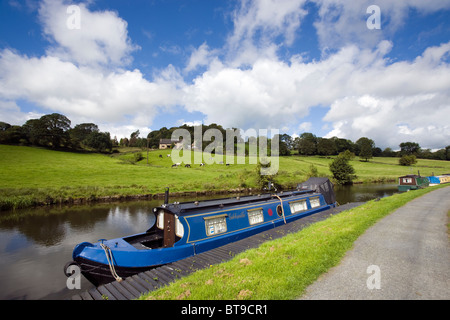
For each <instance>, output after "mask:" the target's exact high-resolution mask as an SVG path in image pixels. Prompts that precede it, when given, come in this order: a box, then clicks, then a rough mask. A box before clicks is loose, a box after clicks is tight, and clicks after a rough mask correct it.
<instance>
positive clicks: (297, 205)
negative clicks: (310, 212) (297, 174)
mask: <svg viewBox="0 0 450 320" xmlns="http://www.w3.org/2000/svg"><path fill="white" fill-rule="evenodd" d="M289 207H290V208H291V213H297V212H300V211H305V210H306V209H307V206H306V200H300V201H295V202H290V203H289Z"/></svg>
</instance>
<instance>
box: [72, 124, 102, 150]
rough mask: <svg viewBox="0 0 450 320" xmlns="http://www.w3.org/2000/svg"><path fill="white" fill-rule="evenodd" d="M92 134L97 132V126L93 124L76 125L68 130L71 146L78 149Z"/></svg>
mask: <svg viewBox="0 0 450 320" xmlns="http://www.w3.org/2000/svg"><path fill="white" fill-rule="evenodd" d="M92 132H99V129H98V126H97V125H96V124H94V123H81V124H77V125H76V126H75V127H74V128H73V129H70V130H69V136H70V139H71V142H72V145H73V146H74V147H75V148H80V147H81V144H82V143H84V141H85V140H86V139H87V137H88V136H89V135H90V134H91V133H92Z"/></svg>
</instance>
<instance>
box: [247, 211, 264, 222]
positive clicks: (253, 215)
mask: <svg viewBox="0 0 450 320" xmlns="http://www.w3.org/2000/svg"><path fill="white" fill-rule="evenodd" d="M247 213H248V221H249V222H250V225H252V224H257V223H261V222H264V214H263V209H262V208H258V209H252V210H248V211H247Z"/></svg>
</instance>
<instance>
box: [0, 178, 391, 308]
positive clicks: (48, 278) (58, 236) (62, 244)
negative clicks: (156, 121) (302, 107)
mask: <svg viewBox="0 0 450 320" xmlns="http://www.w3.org/2000/svg"><path fill="white" fill-rule="evenodd" d="M396 192H397V186H396V185H383V184H379V185H355V186H352V187H336V197H337V201H338V202H339V203H341V204H344V203H347V202H359V201H367V200H370V199H374V198H378V197H380V198H381V197H385V196H388V195H391V194H393V193H396ZM215 197H216V198H217V196H215ZM207 198H208V197H201V198H198V200H204V199H207ZM209 198H210V197H209ZM188 200H192V199H186V198H185V199H182V198H177V199H175V198H172V199H171V200H170V201H171V202H173V201H188ZM162 202H163V200H152V201H134V202H124V203H112V204H111V203H109V204H95V205H83V206H61V207H58V206H55V207H45V208H33V209H27V210H21V211H17V212H11V213H9V214H6V213H2V215H1V216H0V283H1V287H0V299H43V298H44V299H45V298H51V299H66V298H70V297H71V296H73V295H74V294H76V293H80V291H85V290H88V289H89V288H91V287H92V285H91V284H90V283H89V282H88V281H87V280H85V279H84V277H83V278H82V282H81V290H68V289H67V288H66V280H67V278H66V277H65V276H64V274H63V267H64V265H65V263H66V262H67V261H69V260H71V259H72V250H73V248H74V246H75V245H76V244H78V243H80V242H83V241H89V242H96V241H97V240H98V239H101V238H105V239H111V238H116V237H122V236H125V235H131V234H136V233H140V232H144V231H145V230H147V229H148V228H150V227H151V226H152V225H153V224H154V223H155V216H154V214H153V213H152V211H151V209H152V208H153V207H155V206H159V205H161V204H162Z"/></svg>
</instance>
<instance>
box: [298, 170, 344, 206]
mask: <svg viewBox="0 0 450 320" xmlns="http://www.w3.org/2000/svg"><path fill="white" fill-rule="evenodd" d="M297 189H299V190H305V189H310V190H314V191H315V192H320V193H321V194H322V195H323V197H324V198H325V201H326V202H327V204H332V203H335V202H336V195H335V194H334V189H333V184H332V183H331V181H330V180H329V179H328V178H319V177H312V178H309V179H308V180H307V181H305V182H302V183H299V184H298V185H297Z"/></svg>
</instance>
